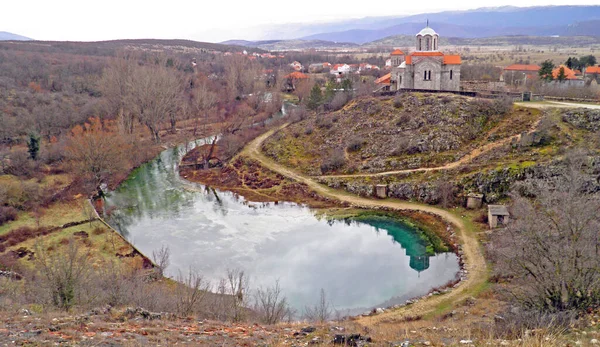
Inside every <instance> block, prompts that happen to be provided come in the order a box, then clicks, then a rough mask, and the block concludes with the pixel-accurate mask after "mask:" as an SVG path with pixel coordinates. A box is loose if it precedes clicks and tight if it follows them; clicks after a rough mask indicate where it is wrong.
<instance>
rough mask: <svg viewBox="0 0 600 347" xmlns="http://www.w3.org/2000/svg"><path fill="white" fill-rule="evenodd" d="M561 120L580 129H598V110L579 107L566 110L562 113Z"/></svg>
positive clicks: (599, 128)
mask: <svg viewBox="0 0 600 347" xmlns="http://www.w3.org/2000/svg"><path fill="white" fill-rule="evenodd" d="M562 120H563V121H564V122H566V123H569V124H571V125H573V126H575V127H577V128H580V129H585V130H588V131H594V132H596V131H598V130H600V110H591V109H587V108H579V109H576V110H572V111H567V112H565V113H564V114H563V116H562Z"/></svg>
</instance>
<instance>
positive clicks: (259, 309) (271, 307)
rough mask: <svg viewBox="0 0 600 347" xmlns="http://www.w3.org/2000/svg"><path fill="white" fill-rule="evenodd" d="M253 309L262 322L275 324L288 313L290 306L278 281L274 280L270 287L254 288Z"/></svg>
mask: <svg viewBox="0 0 600 347" xmlns="http://www.w3.org/2000/svg"><path fill="white" fill-rule="evenodd" d="M254 310H255V311H256V313H257V314H258V316H259V318H260V320H261V322H262V323H263V324H276V323H279V322H281V321H282V320H284V319H285V317H286V316H289V315H290V312H291V308H290V307H289V305H288V303H287V299H286V297H285V296H284V295H283V293H282V291H281V287H280V286H279V281H276V282H275V285H274V286H272V287H268V288H258V289H257V290H256V293H255V294H254Z"/></svg>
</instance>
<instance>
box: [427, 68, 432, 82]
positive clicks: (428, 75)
mask: <svg viewBox="0 0 600 347" xmlns="http://www.w3.org/2000/svg"><path fill="white" fill-rule="evenodd" d="M427 80H429V81H431V70H429V73H428V74H427Z"/></svg>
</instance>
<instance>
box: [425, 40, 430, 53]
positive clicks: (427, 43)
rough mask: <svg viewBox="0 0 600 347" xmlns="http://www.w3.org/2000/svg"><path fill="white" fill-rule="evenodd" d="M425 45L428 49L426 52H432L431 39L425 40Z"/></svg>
mask: <svg viewBox="0 0 600 347" xmlns="http://www.w3.org/2000/svg"><path fill="white" fill-rule="evenodd" d="M425 43H426V46H425V48H426V49H425V50H426V51H430V50H431V48H430V45H431V39H430V38H429V37H428V38H427V39H426V40H425Z"/></svg>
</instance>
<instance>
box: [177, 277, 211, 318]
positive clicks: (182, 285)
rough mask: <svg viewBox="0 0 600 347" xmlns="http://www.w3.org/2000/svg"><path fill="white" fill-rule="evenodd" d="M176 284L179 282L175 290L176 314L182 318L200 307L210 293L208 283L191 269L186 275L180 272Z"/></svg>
mask: <svg viewBox="0 0 600 347" xmlns="http://www.w3.org/2000/svg"><path fill="white" fill-rule="evenodd" d="M177 282H179V283H177V287H176V290H175V298H176V303H177V312H178V313H179V314H181V315H183V316H189V315H190V314H192V313H194V312H195V311H197V310H198V307H199V306H201V305H202V302H203V301H204V299H205V298H206V295H207V293H208V292H209V291H210V282H208V281H206V280H205V279H204V278H203V277H202V276H201V275H200V274H199V273H198V272H196V271H194V270H193V269H192V268H190V269H189V271H188V274H187V275H183V274H182V273H181V271H180V272H179V275H178V276H177Z"/></svg>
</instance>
